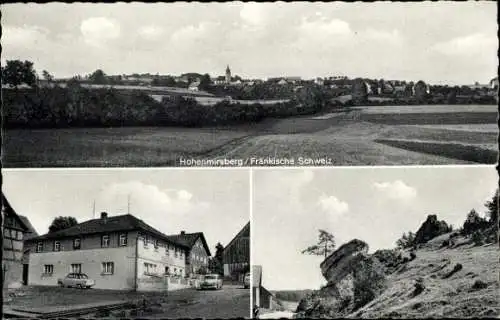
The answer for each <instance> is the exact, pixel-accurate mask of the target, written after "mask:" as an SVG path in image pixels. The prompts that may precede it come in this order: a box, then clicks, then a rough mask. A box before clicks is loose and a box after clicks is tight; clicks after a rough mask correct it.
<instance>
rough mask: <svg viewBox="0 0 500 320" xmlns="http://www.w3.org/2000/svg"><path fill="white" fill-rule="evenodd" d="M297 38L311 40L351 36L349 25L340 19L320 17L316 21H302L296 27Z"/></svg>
mask: <svg viewBox="0 0 500 320" xmlns="http://www.w3.org/2000/svg"><path fill="white" fill-rule="evenodd" d="M298 31H299V36H301V37H309V38H313V39H318V38H321V39H323V38H330V37H332V36H346V35H351V32H352V31H351V27H350V26H349V23H347V22H346V21H344V20H340V19H335V18H333V19H327V18H325V17H320V18H319V19H316V20H309V19H302V22H301V23H300V25H299V27H298Z"/></svg>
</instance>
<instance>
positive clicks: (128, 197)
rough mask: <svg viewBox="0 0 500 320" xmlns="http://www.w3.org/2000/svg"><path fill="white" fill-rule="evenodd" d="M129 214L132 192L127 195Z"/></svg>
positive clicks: (128, 212)
mask: <svg viewBox="0 0 500 320" xmlns="http://www.w3.org/2000/svg"><path fill="white" fill-rule="evenodd" d="M127 214H130V193H129V194H128V195H127Z"/></svg>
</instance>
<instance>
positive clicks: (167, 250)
mask: <svg viewBox="0 0 500 320" xmlns="http://www.w3.org/2000/svg"><path fill="white" fill-rule="evenodd" d="M165 255H167V256H169V255H170V246H169V245H168V244H167V246H166V247H165Z"/></svg>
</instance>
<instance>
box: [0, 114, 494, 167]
mask: <svg viewBox="0 0 500 320" xmlns="http://www.w3.org/2000/svg"><path fill="white" fill-rule="evenodd" d="M496 108H497V107H496V106H463V105H460V106H384V107H378V106H377V107H361V108H352V109H346V110H345V111H343V112H335V113H331V114H317V115H313V116H301V117H293V118H286V119H266V120H264V121H263V122H261V123H258V124H253V125H240V126H231V127H226V128H203V129H197V128H192V129H191V128H111V129H106V128H91V129H54V130H50V129H48V130H7V131H6V132H5V134H4V154H3V165H4V167H47V166H52V167H59V166H69V167H74V166H96V167H100V166H112V167H113V166H175V165H177V164H178V161H177V160H178V159H179V158H180V157H193V158H197V159H207V158H209V159H228V158H229V159H251V158H254V159H259V158H261V159H266V158H269V157H271V158H274V159H287V160H288V162H287V164H291V165H444V164H473V163H476V164H494V163H496V161H497V151H498V142H497V141H498V140H497V137H498V125H497V111H496ZM315 160H320V161H322V162H314V161H315ZM248 165H259V163H252V162H249V163H248ZM265 165H273V164H272V163H269V162H266V164H265Z"/></svg>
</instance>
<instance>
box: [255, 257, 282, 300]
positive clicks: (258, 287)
mask: <svg viewBox="0 0 500 320" xmlns="http://www.w3.org/2000/svg"><path fill="white" fill-rule="evenodd" d="M252 298H253V303H254V305H256V306H257V307H259V308H263V309H275V308H276V307H277V306H278V303H277V299H276V297H275V295H274V294H272V293H271V292H270V291H269V290H267V289H266V288H265V287H264V286H263V285H262V266H252Z"/></svg>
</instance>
